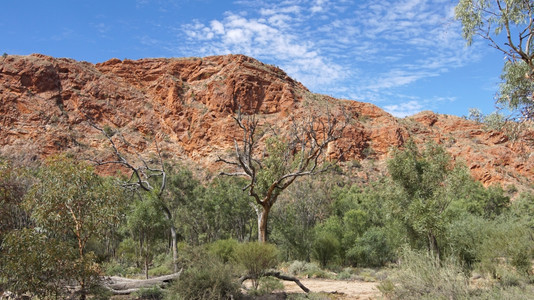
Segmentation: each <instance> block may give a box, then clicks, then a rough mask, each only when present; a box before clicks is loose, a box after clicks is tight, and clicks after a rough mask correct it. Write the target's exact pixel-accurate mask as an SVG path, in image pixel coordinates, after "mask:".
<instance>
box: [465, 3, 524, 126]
mask: <svg viewBox="0 0 534 300" xmlns="http://www.w3.org/2000/svg"><path fill="white" fill-rule="evenodd" d="M455 15H456V18H457V19H458V20H460V21H461V22H462V29H463V36H464V38H465V39H466V40H467V42H468V44H471V43H472V42H473V37H474V36H477V35H478V36H481V37H482V38H484V39H486V40H488V41H489V43H490V45H491V46H493V47H494V48H496V49H498V50H500V51H501V52H503V53H504V54H505V55H506V58H507V61H506V63H505V65H504V70H503V73H502V75H501V79H502V83H501V86H500V91H499V95H498V99H497V103H499V104H503V105H505V106H507V107H508V108H510V109H511V110H519V111H520V112H521V113H523V116H524V117H526V118H532V117H533V116H534V111H533V108H534V101H533V98H532V93H533V92H534V81H533V80H532V74H533V66H534V63H533V62H534V60H533V55H532V50H533V49H534V48H533V47H532V45H531V44H530V39H531V36H532V34H533V33H534V32H533V28H532V26H530V25H529V22H530V20H532V17H533V10H532V3H531V2H530V1H523V0H508V1H488V0H460V1H459V3H458V5H457V6H456V9H455ZM501 33H502V35H503V36H504V35H506V39H501V38H500V35H501ZM527 40H528V42H527ZM525 43H526V45H525V46H524V44H525Z"/></svg>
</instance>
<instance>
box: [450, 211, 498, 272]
mask: <svg viewBox="0 0 534 300" xmlns="http://www.w3.org/2000/svg"><path fill="white" fill-rule="evenodd" d="M489 228H491V224H490V222H489V221H488V220H485V219H484V218H483V217H481V216H475V215H472V214H466V213H464V214H461V215H460V217H459V218H458V219H456V220H454V221H453V222H451V223H449V224H448V225H447V229H446V234H445V238H444V240H445V244H446V245H449V247H446V248H445V252H446V254H447V255H448V256H451V257H454V258H455V259H456V260H458V261H459V262H460V263H462V265H463V267H464V268H465V269H466V270H471V269H473V267H474V266H475V264H477V263H478V262H479V261H480V249H481V246H482V243H483V242H484V240H485V239H486V238H487V234H488V229H489Z"/></svg>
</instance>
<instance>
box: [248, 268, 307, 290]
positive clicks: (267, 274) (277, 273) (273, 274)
mask: <svg viewBox="0 0 534 300" xmlns="http://www.w3.org/2000/svg"><path fill="white" fill-rule="evenodd" d="M261 276H272V277H276V278H278V279H281V280H285V281H293V282H294V283H296V284H297V285H298V286H299V287H300V288H301V289H302V290H303V291H304V292H305V293H309V292H310V289H309V288H307V287H306V286H304V284H302V282H300V280H298V278H297V277H293V276H288V275H282V274H280V272H265V273H263V274H262V275H261ZM247 279H255V278H254V277H252V276H250V275H246V276H242V277H240V278H239V284H243V282H244V281H245V280H247Z"/></svg>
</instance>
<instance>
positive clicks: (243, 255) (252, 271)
mask: <svg viewBox="0 0 534 300" xmlns="http://www.w3.org/2000/svg"><path fill="white" fill-rule="evenodd" d="M235 258H236V261H237V263H238V264H240V265H241V266H243V267H244V268H245V270H246V272H247V275H246V276H247V277H248V278H250V279H251V280H252V286H253V287H254V289H257V288H258V284H259V279H260V278H261V277H262V276H263V275H264V273H265V272H266V271H267V270H269V269H270V268H274V267H275V266H276V264H277V263H278V249H277V248H276V246H275V245H273V244H268V243H260V242H248V243H244V244H240V245H239V246H238V247H237V248H236V249H235Z"/></svg>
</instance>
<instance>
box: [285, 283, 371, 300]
mask: <svg viewBox="0 0 534 300" xmlns="http://www.w3.org/2000/svg"><path fill="white" fill-rule="evenodd" d="M300 282H301V283H302V284H304V286H306V287H307V288H309V289H310V290H311V291H312V292H315V293H319V292H325V293H330V294H336V295H339V296H340V297H339V298H340V299H377V298H378V297H379V296H380V291H379V290H378V288H377V287H376V286H377V285H378V283H377V282H363V281H354V280H351V281H345V280H330V279H300ZM284 286H285V292H286V293H304V292H303V291H302V290H301V289H300V288H299V287H298V286H297V284H296V283H294V282H288V281H284Z"/></svg>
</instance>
